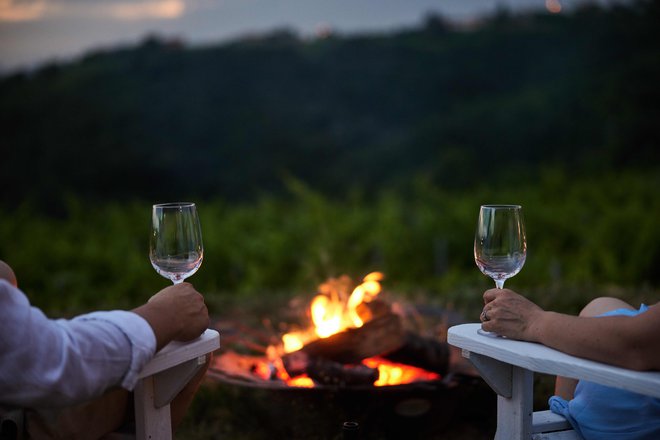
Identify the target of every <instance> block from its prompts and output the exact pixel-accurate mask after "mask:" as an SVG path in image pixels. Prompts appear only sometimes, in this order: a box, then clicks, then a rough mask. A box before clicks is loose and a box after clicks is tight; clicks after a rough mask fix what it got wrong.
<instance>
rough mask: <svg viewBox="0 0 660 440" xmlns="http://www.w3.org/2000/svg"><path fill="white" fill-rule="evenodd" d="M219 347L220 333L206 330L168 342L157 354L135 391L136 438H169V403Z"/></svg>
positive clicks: (141, 374) (143, 371)
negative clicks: (182, 340) (186, 339)
mask: <svg viewBox="0 0 660 440" xmlns="http://www.w3.org/2000/svg"><path fill="white" fill-rule="evenodd" d="M218 348H220V335H219V333H218V332H217V331H215V330H211V329H208V330H206V331H205V332H204V333H203V334H202V335H201V336H200V337H199V338H197V339H195V340H193V341H189V342H171V343H170V344H168V345H167V346H165V347H163V349H161V350H160V351H159V352H158V353H156V355H155V356H154V358H153V359H152V360H151V361H150V362H149V363H148V364H147V365H146V366H145V367H144V369H143V370H142V372H141V373H140V381H139V382H138V385H137V386H136V388H135V392H134V396H135V427H136V433H135V434H136V438H137V439H139V440H142V439H145V440H146V439H152V440H171V439H172V431H171V427H170V426H171V418H170V402H171V401H172V400H173V399H174V397H176V395H177V394H178V393H179V391H181V390H182V389H183V387H184V386H185V385H186V384H187V383H188V381H189V380H190V379H191V378H192V377H193V376H194V375H195V373H196V372H197V371H199V368H201V367H202V365H204V363H205V360H206V358H205V356H206V355H207V354H208V353H211V352H213V351H215V350H217V349H218Z"/></svg>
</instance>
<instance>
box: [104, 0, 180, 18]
mask: <svg viewBox="0 0 660 440" xmlns="http://www.w3.org/2000/svg"><path fill="white" fill-rule="evenodd" d="M108 7H109V12H110V14H111V15H112V16H113V17H115V18H117V19H119V20H144V19H173V18H177V17H180V16H181V15H183V13H184V11H185V9H186V5H185V4H184V2H183V0H152V1H133V2H120V3H117V4H114V5H108Z"/></svg>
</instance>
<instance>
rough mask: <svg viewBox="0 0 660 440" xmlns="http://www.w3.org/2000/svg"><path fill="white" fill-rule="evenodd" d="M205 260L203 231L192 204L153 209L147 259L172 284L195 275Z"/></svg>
mask: <svg viewBox="0 0 660 440" xmlns="http://www.w3.org/2000/svg"><path fill="white" fill-rule="evenodd" d="M203 258H204V247H203V245H202V229H201V226H200V223H199V216H198V214H197V207H196V206H195V204H194V203H188V202H185V203H162V204H157V205H153V209H152V215H151V237H150V240H149V259H150V260H151V265H152V266H153V267H154V269H156V272H158V273H159V274H160V275H162V276H163V277H165V278H167V279H169V280H171V281H172V282H173V283H174V284H179V283H181V282H183V280H185V279H186V278H188V277H190V276H191V275H193V274H194V273H195V272H197V269H199V267H200V266H201V265H202V259H203Z"/></svg>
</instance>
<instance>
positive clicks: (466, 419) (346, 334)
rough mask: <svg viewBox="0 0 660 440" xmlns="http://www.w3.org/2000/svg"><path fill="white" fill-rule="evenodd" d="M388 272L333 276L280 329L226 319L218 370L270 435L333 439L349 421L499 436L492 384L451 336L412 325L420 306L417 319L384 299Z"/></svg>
mask: <svg viewBox="0 0 660 440" xmlns="http://www.w3.org/2000/svg"><path fill="white" fill-rule="evenodd" d="M381 280H382V274H380V273H372V274H369V275H367V276H366V277H365V278H364V280H363V281H362V283H360V284H359V285H357V286H355V285H354V284H353V283H352V282H351V280H350V279H349V278H348V277H345V276H344V277H340V278H336V279H330V280H328V281H327V282H326V283H324V284H322V285H321V286H319V291H318V295H316V297H315V298H314V299H313V300H312V301H311V304H310V305H309V307H306V308H305V311H304V313H301V314H300V315H302V316H301V318H303V319H299V322H297V323H292V324H290V325H287V326H286V328H285V330H284V331H281V332H278V333H277V334H273V332H272V331H263V330H259V329H254V328H248V327H245V326H244V325H242V324H239V323H236V322H234V323H231V322H221V323H218V324H217V325H216V327H217V328H218V329H219V330H220V331H221V332H222V334H223V347H224V348H223V352H221V353H219V354H217V355H216V357H215V359H214V362H213V365H212V366H211V368H210V370H209V373H208V378H209V379H210V380H211V381H212V382H214V383H215V384H217V392H218V393H228V394H229V395H233V396H235V397H236V398H237V399H239V401H240V402H241V403H237V405H243V404H245V402H251V403H250V408H251V410H250V416H249V417H250V418H251V419H259V420H255V421H252V420H251V421H250V424H251V425H252V424H253V423H256V424H257V425H256V426H262V427H264V426H265V427H268V429H267V430H268V433H269V438H291V439H297V438H300V439H308V438H309V439H313V438H319V439H322V438H329V439H331V438H335V437H337V436H338V435H339V432H340V428H341V426H342V423H343V422H346V421H351V422H357V423H358V424H359V425H360V429H361V431H360V434H361V436H360V438H403V437H404V436H405V437H412V438H424V439H432V438H465V439H470V438H474V439H476V438H492V435H493V433H494V423H495V420H494V415H495V405H496V401H495V397H494V395H493V393H492V392H491V391H490V388H488V386H487V385H485V384H484V383H483V382H482V380H481V379H480V378H479V377H478V376H476V375H473V374H469V373H471V372H470V371H469V369H467V368H466V367H465V365H463V364H461V361H460V359H461V358H460V355H457V354H456V353H455V352H452V351H451V350H450V348H449V346H448V345H447V344H446V343H445V341H444V340H442V338H441V337H440V336H441V335H440V336H438V335H436V336H433V337H431V336H429V335H425V334H423V333H421V332H420V331H419V329H415V328H414V327H415V326H414V325H411V321H415V320H416V319H417V318H419V312H418V311H417V312H415V313H413V314H412V315H416V316H414V318H412V319H411V313H410V312H409V310H408V311H406V310H405V308H404V307H402V306H401V305H400V304H399V303H391V304H390V302H388V301H387V300H385V299H382V298H380V297H379V294H380V292H381V285H380V281H381ZM444 318H445V319H444V320H443V321H444V324H445V327H444V328H445V330H446V326H448V325H449V323H448V322H447V319H446V318H447V316H446V314H445V316H444ZM417 320H418V319H417ZM466 373H468V374H466ZM250 438H259V437H250Z"/></svg>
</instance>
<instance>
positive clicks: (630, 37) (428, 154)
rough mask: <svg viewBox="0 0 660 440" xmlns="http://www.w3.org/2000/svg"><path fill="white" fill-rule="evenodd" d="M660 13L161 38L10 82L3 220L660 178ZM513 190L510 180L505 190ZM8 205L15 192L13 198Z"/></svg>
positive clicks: (585, 11) (0, 112) (650, 8)
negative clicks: (12, 211)
mask: <svg viewBox="0 0 660 440" xmlns="http://www.w3.org/2000/svg"><path fill="white" fill-rule="evenodd" d="M658 54H660V4H659V2H657V1H642V2H636V3H633V4H629V5H627V6H614V7H610V8H607V9H604V8H600V7H597V6H587V7H583V8H581V9H578V10H576V11H574V12H572V13H570V14H562V15H548V14H541V13H537V14H525V15H514V14H509V13H506V12H505V11H500V12H499V13H498V14H497V15H495V16H493V17H490V18H489V19H488V20H485V21H484V22H483V23H482V24H481V25H479V26H477V27H474V28H471V29H469V30H466V29H464V28H460V29H459V28H457V27H455V26H453V25H452V24H451V23H448V22H447V21H445V20H443V19H442V17H439V16H430V17H428V18H427V20H426V21H425V22H424V23H423V24H422V25H420V26H419V27H418V28H414V29H408V30H401V31H399V32H395V33H391V34H383V35H363V36H338V35H336V36H330V37H328V38H324V39H317V40H312V41H310V40H305V39H301V38H298V37H297V36H296V35H295V34H293V33H291V32H288V31H278V32H274V33H272V34H270V35H265V36H263V37H260V38H252V39H243V40H239V41H235V42H232V43H228V44H223V45H218V46H210V47H202V48H187V47H186V46H185V45H182V44H177V43H176V42H172V41H169V40H165V39H159V38H149V39H146V40H145V41H144V42H143V43H142V44H141V45H139V46H138V47H131V48H123V49H117V50H112V51H104V52H95V53H90V54H88V55H87V56H85V57H83V58H81V59H80V60H77V61H75V62H71V63H67V64H51V65H48V66H45V67H42V68H40V69H39V70H37V71H35V72H31V73H18V74H13V75H11V76H5V77H4V78H2V79H1V80H0V124H2V127H0V128H1V130H0V133H2V135H1V138H0V139H1V140H0V142H1V146H0V147H1V150H2V159H1V161H0V184H1V185H2V186H3V188H5V190H3V195H2V201H3V202H5V204H6V205H8V206H15V205H16V204H17V203H19V202H21V201H24V200H26V199H31V200H36V201H42V202H50V203H52V204H56V203H58V202H59V198H60V197H61V195H63V194H74V195H76V196H83V197H93V198H100V199H126V198H148V199H159V198H167V199H171V198H175V197H185V196H189V195H190V196H195V197H221V198H225V199H229V200H245V199H249V198H251V197H253V196H255V195H257V194H261V193H263V192H277V191H279V190H280V189H281V187H282V182H283V181H284V180H286V178H287V177H288V176H293V177H295V178H296V179H300V180H301V181H303V182H305V183H307V184H309V185H311V186H312V187H314V188H316V189H318V190H319V191H322V192H324V193H326V194H329V195H342V194H345V193H346V192H347V191H348V190H349V189H351V188H353V187H356V186H357V187H360V188H363V189H367V190H368V189H374V188H383V187H388V188H401V187H405V185H406V183H407V182H409V181H410V180H411V179H412V178H413V177H414V176H420V175H423V176H424V177H425V178H426V179H428V180H429V181H431V182H434V183H435V184H437V185H442V186H444V187H448V188H466V187H469V186H470V185H472V184H473V183H474V182H480V183H483V182H484V181H485V180H487V179H493V180H494V179H498V181H502V179H505V180H506V179H507V178H508V179H510V180H511V181H514V180H516V181H518V180H519V179H523V180H524V179H533V178H534V177H535V176H536V175H537V174H538V172H539V170H541V169H545V168H552V167H561V168H562V169H564V170H566V171H567V172H568V173H569V175H570V174H572V173H574V174H587V175H593V174H601V173H607V172H610V171H612V170H615V169H619V168H622V167H626V168H636V167H639V168H646V169H647V170H648V168H649V167H655V166H657V164H658V150H659V149H658V147H659V146H660V145H659V144H660V142H659V141H660V130H658V127H657V124H658V121H660V105H658V102H660V81H658V78H660V56H658ZM507 176H508V177H507ZM7 188H10V189H11V190H10V191H7V190H6V189H7Z"/></svg>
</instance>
